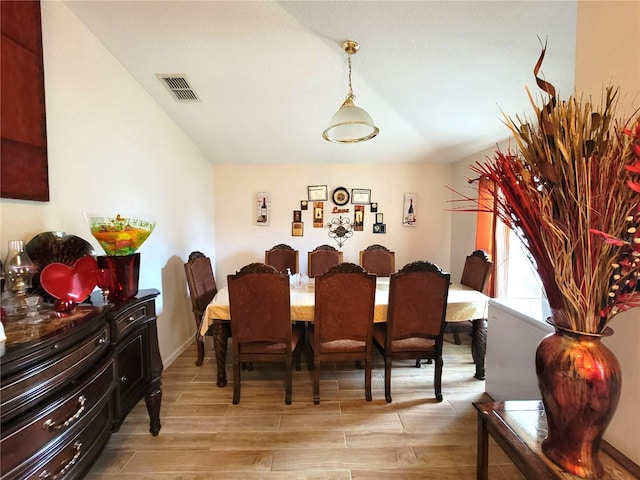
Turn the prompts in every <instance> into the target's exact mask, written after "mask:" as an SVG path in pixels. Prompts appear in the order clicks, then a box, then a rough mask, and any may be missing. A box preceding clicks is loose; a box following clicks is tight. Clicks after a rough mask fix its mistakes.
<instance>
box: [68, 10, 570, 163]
mask: <svg viewBox="0 0 640 480" xmlns="http://www.w3.org/2000/svg"><path fill="white" fill-rule="evenodd" d="M65 3H66V4H67V5H68V6H69V8H70V9H71V10H72V11H73V12H74V13H75V15H76V16H77V17H78V18H79V19H80V20H81V21H82V22H83V23H84V24H85V25H86V26H87V28H88V29H89V30H90V31H91V32H92V33H93V34H94V35H95V36H96V37H97V38H98V39H99V40H100V41H101V42H102V43H103V44H104V45H105V46H106V48H107V49H108V50H109V51H110V52H111V53H112V54H113V55H114V56H115V58H116V59H118V61H119V62H120V63H122V65H123V66H124V67H125V68H126V69H127V70H128V71H129V72H130V74H131V75H132V76H133V77H134V78H135V79H136V80H137V81H138V82H139V83H140V85H141V86H142V87H143V88H144V89H145V90H146V91H147V92H148V93H149V95H150V96H151V97H152V98H153V99H154V100H155V101H156V102H157V103H158V104H159V105H160V106H161V107H162V108H163V109H164V110H165V111H166V112H167V113H168V114H169V115H170V116H171V117H172V118H173V119H174V121H175V122H176V123H177V124H178V125H179V126H180V127H181V128H182V130H183V131H184V132H185V133H186V134H187V135H188V136H189V137H190V138H191V139H192V140H193V141H194V142H195V144H196V145H198V147H199V148H200V149H201V150H202V152H203V153H204V155H205V156H206V157H207V158H208V159H209V160H210V161H211V162H212V163H219V164H224V163H245V164H250V163H369V164H375V163H393V162H433V163H436V162H439V163H448V162H454V161H457V160H460V159H462V158H465V157H467V156H469V155H471V154H473V153H476V152H478V151H481V150H483V149H486V148H489V147H492V146H493V145H495V144H496V143H498V142H501V141H503V140H505V139H506V138H507V137H508V129H507V127H506V126H505V125H504V123H503V116H502V115H503V112H504V113H505V114H508V115H510V116H515V115H520V116H522V115H523V114H524V115H525V116H526V115H529V112H531V107H530V104H529V98H528V96H527V92H526V87H528V88H529V89H530V90H531V92H532V93H533V94H534V95H535V96H538V95H539V90H538V89H537V88H536V87H535V79H534V76H533V67H534V65H535V63H536V61H537V59H538V55H539V54H540V49H541V42H545V41H546V42H547V43H548V48H547V55H546V58H545V61H544V63H543V65H542V71H541V73H542V74H543V75H544V77H545V78H546V80H548V81H550V82H551V83H553V84H554V85H555V87H556V89H557V90H558V91H559V93H560V94H561V95H562V94H565V95H566V96H568V95H570V94H571V93H573V85H574V65H575V38H576V16H577V0H571V1H560V0H558V1H542V0H537V1H523V2H519V1H375V2H369V1H204V0H201V1H155V0H147V1H115V0H107V1H100V0H93V1H76V0H67V1H65ZM347 39H353V40H356V41H357V42H358V43H359V44H360V51H359V52H358V53H357V54H356V55H354V56H353V57H352V68H353V79H352V83H353V90H354V93H355V95H356V100H355V103H356V105H358V106H360V107H362V108H364V109H366V110H367V111H368V112H369V114H370V115H371V116H372V117H373V119H374V122H375V123H376V125H377V126H378V127H379V128H380V134H379V135H378V136H377V137H376V138H374V139H372V140H370V141H368V142H364V143H359V144H335V143H330V142H327V141H325V140H324V139H323V138H322V136H321V134H322V131H323V130H324V129H325V128H326V126H327V122H328V121H329V119H330V118H331V116H332V115H333V113H335V111H336V110H337V109H338V107H339V106H340V105H341V103H342V102H343V100H344V99H345V96H346V94H347V89H348V88H347V85H348V84H347V61H346V54H345V53H344V51H343V50H342V43H343V41H344V40H347ZM157 74H180V75H184V76H185V78H186V79H187V80H188V82H189V84H190V85H191V87H192V88H193V90H194V91H195V93H196V94H197V95H198V97H199V101H197V102H177V101H176V100H174V99H173V97H172V96H171V95H170V93H169V91H168V90H167V89H166V88H165V86H164V85H163V83H162V82H161V81H160V80H159V79H158V77H157V76H156V75H157Z"/></svg>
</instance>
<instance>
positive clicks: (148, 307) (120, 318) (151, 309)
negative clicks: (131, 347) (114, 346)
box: [114, 299, 156, 341]
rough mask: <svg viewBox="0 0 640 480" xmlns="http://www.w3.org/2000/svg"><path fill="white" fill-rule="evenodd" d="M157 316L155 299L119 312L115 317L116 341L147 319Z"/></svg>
mask: <svg viewBox="0 0 640 480" xmlns="http://www.w3.org/2000/svg"><path fill="white" fill-rule="evenodd" d="M154 318H156V310H155V300H153V299H152V300H149V301H147V302H144V303H138V304H137V305H135V306H134V307H133V308H130V309H128V310H124V311H122V312H119V313H118V314H117V315H116V317H115V326H116V332H115V334H114V341H119V340H120V339H121V338H122V337H124V336H125V335H127V333H128V332H129V330H131V329H133V328H134V327H136V326H137V325H140V324H142V323H144V322H145V321H147V320H152V319H154Z"/></svg>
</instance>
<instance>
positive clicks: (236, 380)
mask: <svg viewBox="0 0 640 480" xmlns="http://www.w3.org/2000/svg"><path fill="white" fill-rule="evenodd" d="M238 403H240V360H238V359H236V358H234V359H233V404H234V405H237V404H238Z"/></svg>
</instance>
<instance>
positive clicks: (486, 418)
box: [473, 400, 638, 480]
mask: <svg viewBox="0 0 640 480" xmlns="http://www.w3.org/2000/svg"><path fill="white" fill-rule="evenodd" d="M473 406H474V407H475V408H476V410H477V411H478V466H477V479H478V480H488V479H489V473H488V464H489V435H491V437H492V438H493V439H494V440H495V441H496V443H497V444H498V445H499V446H500V448H501V449H502V450H503V451H504V452H505V453H506V454H507V456H508V457H509V458H510V459H511V461H512V462H513V463H514V465H515V466H516V467H518V469H519V470H520V472H522V474H523V475H524V477H525V478H527V480H569V479H577V478H578V477H576V476H574V475H571V474H569V473H566V472H564V471H562V469H561V468H560V467H558V466H557V465H555V464H554V463H552V462H551V461H550V460H548V459H547V457H546V456H545V455H544V454H543V453H542V450H541V449H540V443H541V442H542V440H544V438H545V437H546V433H547V419H546V416H545V413H544V407H543V405H542V402H540V401H537V400H533V401H509V402H477V403H474V404H473ZM616 457H618V456H616ZM620 457H622V456H621V455H620ZM600 460H601V461H602V464H603V465H604V468H605V474H604V476H603V477H602V480H613V479H616V480H633V479H637V478H638V476H637V473H638V472H637V465H635V464H633V463H632V462H631V461H630V460H629V459H625V458H616V459H614V458H613V457H612V456H611V455H609V454H607V453H605V452H604V449H602V450H601V451H600ZM623 465H624V466H623ZM625 467H627V468H625ZM628 468H629V469H628Z"/></svg>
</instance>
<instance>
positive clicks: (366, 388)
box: [364, 356, 373, 402]
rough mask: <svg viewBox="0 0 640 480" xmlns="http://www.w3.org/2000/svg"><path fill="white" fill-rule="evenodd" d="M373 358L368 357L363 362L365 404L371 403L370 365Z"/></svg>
mask: <svg viewBox="0 0 640 480" xmlns="http://www.w3.org/2000/svg"><path fill="white" fill-rule="evenodd" d="M372 363H373V357H371V356H369V357H367V358H365V360H364V397H365V399H366V400H367V402H370V401H371V364H372Z"/></svg>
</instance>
